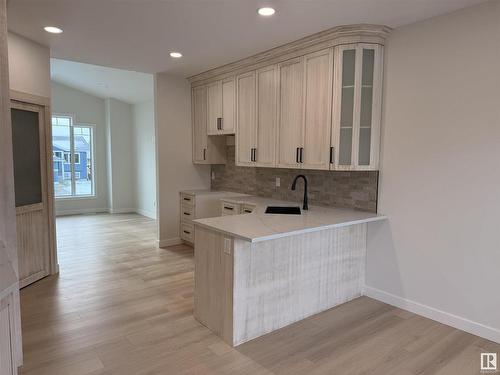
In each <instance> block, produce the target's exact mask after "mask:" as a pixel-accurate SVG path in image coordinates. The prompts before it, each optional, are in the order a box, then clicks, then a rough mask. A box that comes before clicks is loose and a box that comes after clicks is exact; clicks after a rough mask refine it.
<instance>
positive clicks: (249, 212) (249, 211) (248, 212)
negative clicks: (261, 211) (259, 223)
mask: <svg viewBox="0 0 500 375" xmlns="http://www.w3.org/2000/svg"><path fill="white" fill-rule="evenodd" d="M244 211H245V212H246V213H247V214H251V213H252V211H251V210H244Z"/></svg>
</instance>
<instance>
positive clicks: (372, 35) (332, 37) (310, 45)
mask: <svg viewBox="0 0 500 375" xmlns="http://www.w3.org/2000/svg"><path fill="white" fill-rule="evenodd" d="M391 30H392V29H391V28H390V27H388V26H383V25H370V24H358V25H343V26H336V27H332V28H331V29H328V30H324V31H320V32H318V33H315V34H312V35H309V36H306V37H304V38H301V39H298V40H296V41H293V42H290V43H287V44H283V45H281V46H278V47H275V48H272V49H269V50H267V51H264V52H259V53H257V54H255V55H253V56H250V57H246V58H244V59H241V60H237V61H234V62H232V63H229V64H226V65H222V66H219V67H216V68H213V69H210V70H207V71H205V72H202V73H199V74H196V75H193V76H191V77H188V80H189V81H190V82H191V85H192V86H198V85H203V84H206V83H208V82H211V81H213V80H215V79H223V78H225V77H228V76H230V75H235V74H241V73H245V72H247V71H250V70H254V69H259V68H262V67H264V66H266V65H271V64H276V63H279V62H282V61H286V60H288V59H291V58H294V57H297V56H302V55H305V54H308V53H311V52H315V51H318V50H321V49H324V48H329V47H333V46H336V45H340V44H350V43H375V44H380V45H384V44H385V41H386V39H387V37H388V36H389V34H390V32H391Z"/></svg>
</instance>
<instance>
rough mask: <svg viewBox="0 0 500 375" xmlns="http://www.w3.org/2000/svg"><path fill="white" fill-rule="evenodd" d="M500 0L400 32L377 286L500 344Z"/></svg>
mask: <svg viewBox="0 0 500 375" xmlns="http://www.w3.org/2000/svg"><path fill="white" fill-rule="evenodd" d="M499 41H500V2H498V1H492V2H488V3H485V4H482V5H479V6H476V7H472V8H469V9H465V10H462V11H458V12H456V13H452V14H449V15H445V16H441V17H437V18H434V19H431V20H427V21H424V22H420V23H416V24H413V25H410V26H407V27H402V28H399V29H396V30H394V31H393V33H392V35H391V37H390V40H389V43H388V47H387V50H386V51H387V52H386V82H385V100H384V113H385V118H384V121H383V124H384V128H383V139H382V159H381V161H382V167H381V173H380V182H379V183H380V185H379V186H380V190H379V199H380V200H379V211H380V212H381V213H384V214H387V215H388V216H389V221H388V223H385V224H379V225H372V226H370V230H369V238H368V240H369V246H368V263H367V280H366V283H367V294H368V295H372V296H375V297H377V298H380V299H382V300H385V301H387V302H391V303H394V304H398V305H400V306H402V307H405V308H409V309H410V310H413V311H417V312H420V313H422V314H424V315H427V316H430V317H432V318H434V319H437V320H441V321H443V322H446V323H448V324H451V325H455V326H456V327H458V328H461V329H464V330H468V331H470V332H473V333H476V334H479V335H482V336H484V337H488V338H490V339H492V340H496V341H497V342H500V298H499V295H500V294H499V290H498V288H499V286H500V232H499V228H500V225H499V223H500V220H499V213H500V94H499V93H500V43H499Z"/></svg>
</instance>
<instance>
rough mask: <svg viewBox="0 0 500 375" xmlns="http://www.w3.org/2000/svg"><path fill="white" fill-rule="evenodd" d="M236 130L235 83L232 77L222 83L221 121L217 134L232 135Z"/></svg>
mask: <svg viewBox="0 0 500 375" xmlns="http://www.w3.org/2000/svg"><path fill="white" fill-rule="evenodd" d="M235 129H236V83H235V79H234V77H231V78H226V79H224V80H223V81H222V120H221V121H220V127H219V133H218V134H234V133H235Z"/></svg>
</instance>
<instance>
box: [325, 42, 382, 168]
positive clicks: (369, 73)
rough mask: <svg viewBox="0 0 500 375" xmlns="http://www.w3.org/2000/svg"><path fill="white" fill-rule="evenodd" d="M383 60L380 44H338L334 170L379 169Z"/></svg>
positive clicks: (332, 153)
mask: <svg viewBox="0 0 500 375" xmlns="http://www.w3.org/2000/svg"><path fill="white" fill-rule="evenodd" d="M382 59H383V54H382V46H380V45H377V44H361V43H359V44H350V45H343V46H337V47H335V61H336V64H335V69H334V85H333V87H334V96H333V124H332V137H331V146H332V149H331V159H332V160H331V164H330V168H331V169H335V170H376V169H378V162H379V146H380V119H381V97H382V66H383V62H382Z"/></svg>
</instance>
